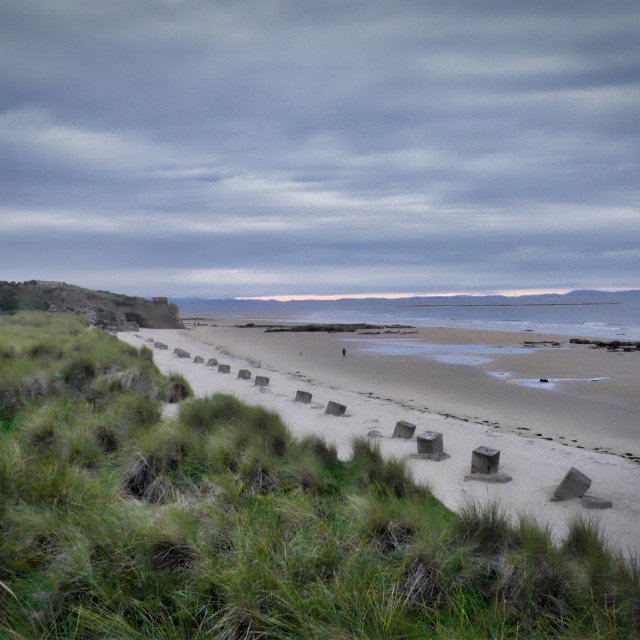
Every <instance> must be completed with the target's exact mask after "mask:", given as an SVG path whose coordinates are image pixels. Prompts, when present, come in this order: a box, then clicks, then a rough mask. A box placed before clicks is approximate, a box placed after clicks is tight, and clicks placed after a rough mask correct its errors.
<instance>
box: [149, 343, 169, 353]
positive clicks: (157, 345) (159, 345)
mask: <svg viewBox="0 0 640 640" xmlns="http://www.w3.org/2000/svg"><path fill="white" fill-rule="evenodd" d="M153 346H154V347H155V348H156V349H160V351H166V350H167V349H168V348H169V347H168V346H167V345H166V344H165V343H164V342H154V343H153Z"/></svg>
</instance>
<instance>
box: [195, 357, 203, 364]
mask: <svg viewBox="0 0 640 640" xmlns="http://www.w3.org/2000/svg"><path fill="white" fill-rule="evenodd" d="M193 361H194V362H195V363H196V364H201V363H203V362H204V358H203V357H202V356H196V357H195V358H194V359H193Z"/></svg>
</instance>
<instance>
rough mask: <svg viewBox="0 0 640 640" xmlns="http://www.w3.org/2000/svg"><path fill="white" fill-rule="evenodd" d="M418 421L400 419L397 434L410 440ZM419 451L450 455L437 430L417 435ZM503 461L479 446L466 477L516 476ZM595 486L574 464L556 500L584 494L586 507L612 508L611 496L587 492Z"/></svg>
mask: <svg viewBox="0 0 640 640" xmlns="http://www.w3.org/2000/svg"><path fill="white" fill-rule="evenodd" d="M415 430H416V425H415V424H411V423H410V422H405V421H404V420H400V421H399V422H397V423H396V427H395V429H394V431H393V436H392V437H394V438H405V439H406V440H410V439H411V438H412V437H413V434H414V433H415ZM417 441H418V454H417V455H414V456H412V457H415V458H423V459H426V460H444V459H445V457H448V456H447V454H446V453H444V447H443V436H442V433H439V432H437V431H424V432H423V433H421V434H420V435H418V436H417ZM499 465H500V451H498V450H497V449H491V448H490V447H478V448H477V449H474V450H473V451H472V452H471V474H470V475H467V476H465V480H482V481H485V482H509V481H510V480H511V479H512V478H511V476H509V475H507V474H506V473H500V472H499V471H498V468H499ZM590 486H591V478H588V477H587V476H586V475H585V474H584V473H582V472H581V471H579V470H578V469H576V468H575V467H571V469H569V471H567V473H566V475H565V476H564V478H563V479H562V480H561V482H560V484H559V485H558V486H557V487H556V489H555V491H554V492H553V497H552V500H553V501H554V502H559V501H562V500H570V499H572V498H580V499H581V500H582V506H583V507H584V508H585V509H610V508H611V507H612V506H613V505H612V503H611V502H610V501H609V500H606V499H604V498H598V497H596V496H590V495H587V491H588V490H589V487H590Z"/></svg>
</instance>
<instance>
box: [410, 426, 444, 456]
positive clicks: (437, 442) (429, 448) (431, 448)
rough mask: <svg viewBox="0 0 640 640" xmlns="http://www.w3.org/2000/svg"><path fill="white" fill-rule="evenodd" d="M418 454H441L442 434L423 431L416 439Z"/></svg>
mask: <svg viewBox="0 0 640 640" xmlns="http://www.w3.org/2000/svg"><path fill="white" fill-rule="evenodd" d="M417 440H418V453H442V452H443V451H444V448H443V445H442V434H441V433H439V432H438V431H423V432H422V433H421V434H420V435H419V436H418V437H417Z"/></svg>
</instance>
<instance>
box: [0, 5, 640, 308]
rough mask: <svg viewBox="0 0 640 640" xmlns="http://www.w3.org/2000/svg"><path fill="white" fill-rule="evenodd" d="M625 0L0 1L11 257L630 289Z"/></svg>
mask: <svg viewBox="0 0 640 640" xmlns="http://www.w3.org/2000/svg"><path fill="white" fill-rule="evenodd" d="M639 160H640V2H638V0H630V1H629V2H624V1H618V0H613V1H610V2H602V1H598V2H591V1H589V0H580V1H571V0H567V1H563V2H558V1H557V0H554V1H547V0H530V1H528V2H515V1H513V0H509V1H506V0H505V1H486V2H478V1H477V0H468V1H466V2H464V1H461V2H448V1H445V0H437V1H429V0H416V1H410V0H407V1H404V0H393V1H391V0H384V1H382V0H363V1H355V0H290V1H286V0H224V1H223V0H183V1H180V0H172V1H169V0H166V1H162V0H135V1H132V0H102V1H98V0H55V1H48V0H47V1H44V0H2V2H1V3H0V279H3V280H26V279H31V278H38V279H50V280H64V281H66V282H71V283H75V284H80V285H83V286H88V287H93V288H102V289H110V290H112V291H122V292H126V293H132V294H140V295H169V296H202V297H208V296H214V297H221V296H261V295H278V294H279V295H282V294H355V293H360V294H363V293H405V292H412V293H444V292H493V291H507V290H516V291H518V290H564V289H574V288H602V289H611V288H640V278H639V276H640V163H639Z"/></svg>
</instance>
